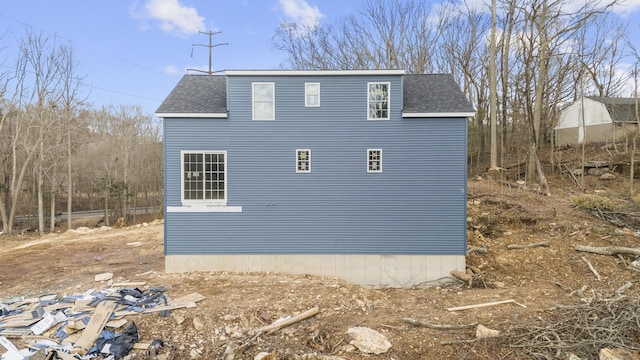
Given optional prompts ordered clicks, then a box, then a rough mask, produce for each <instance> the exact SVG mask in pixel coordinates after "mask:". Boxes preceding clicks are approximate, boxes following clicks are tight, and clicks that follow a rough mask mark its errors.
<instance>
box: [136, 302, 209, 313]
mask: <svg viewBox="0 0 640 360" xmlns="http://www.w3.org/2000/svg"><path fill="white" fill-rule="evenodd" d="M196 306H197V305H196V303H195V302H187V303H180V304H172V305H166V306H156V307H153V308H150V309H146V310H145V311H143V313H145V314H151V313H156V312H160V311H165V310H175V309H183V308H194V307H196Z"/></svg>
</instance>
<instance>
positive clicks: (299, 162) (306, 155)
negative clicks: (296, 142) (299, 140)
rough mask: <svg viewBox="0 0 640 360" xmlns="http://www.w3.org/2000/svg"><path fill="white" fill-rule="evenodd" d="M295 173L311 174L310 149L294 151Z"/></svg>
mask: <svg viewBox="0 0 640 360" xmlns="http://www.w3.org/2000/svg"><path fill="white" fill-rule="evenodd" d="M296 172H297V173H310V172H311V150H310V149H298V150H296Z"/></svg>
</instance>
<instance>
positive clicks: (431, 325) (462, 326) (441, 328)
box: [402, 318, 478, 331]
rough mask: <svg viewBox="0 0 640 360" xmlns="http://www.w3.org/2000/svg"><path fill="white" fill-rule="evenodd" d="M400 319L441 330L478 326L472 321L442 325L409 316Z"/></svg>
mask: <svg viewBox="0 0 640 360" xmlns="http://www.w3.org/2000/svg"><path fill="white" fill-rule="evenodd" d="M402 321H404V322H406V323H407V324H411V325H413V326H422V327H426V328H429V329H434V330H443V331H447V330H461V329H468V328H472V327H476V326H478V323H477V322H475V323H472V324H463V325H442V324H434V323H430V322H426V321H419V320H415V319H411V318H402Z"/></svg>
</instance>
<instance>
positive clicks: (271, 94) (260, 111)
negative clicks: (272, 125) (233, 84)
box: [252, 83, 276, 120]
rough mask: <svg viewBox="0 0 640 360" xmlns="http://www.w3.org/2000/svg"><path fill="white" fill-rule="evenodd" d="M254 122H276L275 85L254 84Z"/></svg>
mask: <svg viewBox="0 0 640 360" xmlns="http://www.w3.org/2000/svg"><path fill="white" fill-rule="evenodd" d="M252 86H253V94H252V102H253V111H252V119H253V120H274V119H275V116H276V106H275V85H274V83H252Z"/></svg>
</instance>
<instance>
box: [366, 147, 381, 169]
mask: <svg viewBox="0 0 640 360" xmlns="http://www.w3.org/2000/svg"><path fill="white" fill-rule="evenodd" d="M367 172H369V173H372V172H373V173H378V172H382V149H367Z"/></svg>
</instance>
